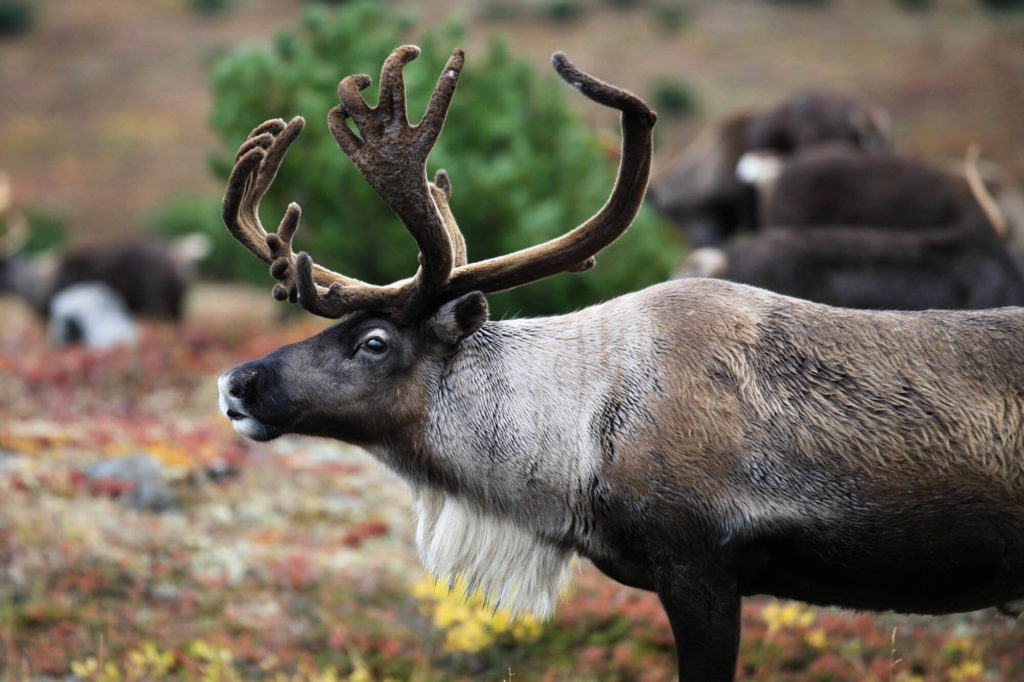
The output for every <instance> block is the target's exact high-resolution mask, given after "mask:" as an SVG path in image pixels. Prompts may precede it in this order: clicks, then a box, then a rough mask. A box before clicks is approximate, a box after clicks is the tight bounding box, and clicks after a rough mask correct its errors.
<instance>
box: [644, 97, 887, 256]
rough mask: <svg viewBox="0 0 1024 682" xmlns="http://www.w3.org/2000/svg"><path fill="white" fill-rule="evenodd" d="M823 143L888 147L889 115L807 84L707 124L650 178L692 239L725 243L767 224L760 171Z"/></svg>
mask: <svg viewBox="0 0 1024 682" xmlns="http://www.w3.org/2000/svg"><path fill="white" fill-rule="evenodd" d="M819 145H837V146H838V145H842V146H844V147H846V148H848V149H850V150H851V151H852V152H854V153H856V152H858V151H864V152H884V151H885V150H887V149H888V148H889V145H890V122H889V115H888V114H887V113H886V112H885V111H884V110H883V109H881V108H880V107H877V106H873V105H870V104H867V103H865V102H863V101H861V100H860V99H858V98H855V97H851V96H849V95H846V94H844V93H841V92H836V91H832V90H807V91H804V92H800V93H797V94H795V95H793V96H792V97H790V98H787V99H785V100H783V101H782V102H780V103H779V104H777V105H776V106H774V107H772V108H770V109H767V110H764V111H756V112H743V113H738V114H735V115H733V116H730V117H728V118H726V119H725V120H723V121H721V122H717V123H714V124H712V125H710V126H708V127H707V128H706V129H704V130H703V131H702V132H701V133H700V134H698V136H697V137H696V139H695V140H694V141H693V142H692V143H691V144H690V145H689V146H688V147H686V149H684V150H683V152H682V154H681V155H680V157H679V159H678V160H677V161H674V162H673V163H671V164H670V165H669V166H668V167H667V168H665V169H664V170H663V171H662V172H661V173H659V174H658V175H657V176H656V177H655V178H654V179H653V180H652V181H651V191H650V199H651V203H652V204H653V205H654V207H655V208H656V209H658V210H659V211H660V212H661V213H663V214H664V215H666V216H667V217H669V218H670V219H671V220H673V221H674V222H675V223H676V224H677V225H678V227H679V228H680V230H682V232H683V234H684V235H685V236H686V238H687V240H688V241H689V242H690V244H691V245H693V246H695V247H700V246H710V245H715V244H719V243H720V242H722V241H724V240H726V239H728V238H729V237H731V236H732V235H733V234H734V233H736V232H743V231H750V230H755V229H757V227H758V226H759V225H760V220H759V209H758V192H757V189H756V183H755V182H754V181H755V180H757V179H758V177H759V176H760V175H762V174H763V173H765V172H771V173H777V172H778V168H779V166H780V165H781V163H782V162H784V161H785V160H786V159H788V158H789V157H791V156H794V155H797V154H800V153H802V152H803V151H805V150H808V149H813V148H816V147H817V146H819ZM751 173H753V175H751Z"/></svg>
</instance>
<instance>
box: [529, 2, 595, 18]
mask: <svg viewBox="0 0 1024 682" xmlns="http://www.w3.org/2000/svg"><path fill="white" fill-rule="evenodd" d="M540 11H541V15H542V16H544V17H546V18H548V19H550V20H551V21H557V22H570V21H576V20H577V19H582V18H583V13H584V7H583V4H582V3H581V2H580V0H549V1H548V2H547V3H545V4H544V6H543V7H541V10H540Z"/></svg>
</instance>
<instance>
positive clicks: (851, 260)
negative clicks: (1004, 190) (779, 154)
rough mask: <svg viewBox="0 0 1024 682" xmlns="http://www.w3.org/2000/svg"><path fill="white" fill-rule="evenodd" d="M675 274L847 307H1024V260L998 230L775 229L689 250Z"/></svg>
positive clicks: (892, 308)
mask: <svg viewBox="0 0 1024 682" xmlns="http://www.w3.org/2000/svg"><path fill="white" fill-rule="evenodd" d="M674 276H675V277H718V278H721V279H727V280H730V281H733V282H740V283H743V284H750V285H753V286H757V287H763V288H765V289H770V290H771V291H774V292H777V293H780V294H786V295H788V296H795V297H798V298H803V299H807V300H811V301H817V302H818V303H827V304H829V305H835V306H842V307H846V308H864V309H876V310H877V309H889V310H927V309H930V308H945V309H980V308H994V307H999V306H1010V305H1014V306H1016V305H1024V270H1022V269H1021V264H1020V260H1019V259H1018V257H1017V256H1016V254H1014V253H1013V252H1011V251H1010V250H1008V249H1007V247H1006V245H1005V244H1003V242H1002V240H1001V239H1000V237H999V236H998V235H997V234H995V233H994V232H993V231H992V229H991V228H981V229H979V227H977V226H973V225H968V226H963V225H953V226H950V227H942V228H934V229H930V230H920V231H903V230H899V229H895V228H878V227H864V226H859V225H854V226H849V225H842V226H839V225H832V226H813V227H810V226H807V227H771V228H766V229H764V230H761V231H760V232H757V233H755V234H752V235H749V236H747V237H740V238H738V239H735V240H733V241H732V242H730V243H729V244H727V245H726V246H725V247H724V248H718V247H701V248H700V249H695V250H694V251H692V252H690V253H689V254H688V255H687V257H686V258H685V259H684V260H683V262H682V263H681V264H680V266H679V267H678V268H676V271H675V273H674Z"/></svg>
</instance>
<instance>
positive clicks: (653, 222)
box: [211, 1, 678, 317]
mask: <svg viewBox="0 0 1024 682" xmlns="http://www.w3.org/2000/svg"><path fill="white" fill-rule="evenodd" d="M414 29H415V21H414V19H413V18H412V16H411V15H408V14H404V13H400V12H398V11H396V10H393V9H391V8H388V7H386V6H382V5H380V4H378V3H374V2H358V1H357V2H352V3H350V4H347V5H345V6H343V7H341V8H339V9H329V8H327V7H325V6H322V5H318V6H312V7H310V8H308V10H307V12H306V13H305V14H304V18H303V20H302V23H301V26H300V27H299V28H298V29H297V30H294V31H288V32H284V33H281V34H280V35H279V36H278V37H277V39H276V40H275V41H274V43H273V45H272V46H271V47H269V49H257V48H242V49H237V50H235V51H233V52H230V53H229V54H227V55H225V56H224V57H223V58H221V59H220V60H219V61H218V62H217V63H216V64H215V65H214V67H213V69H212V76H211V78H212V89H213V99H214V106H213V114H212V124H213V127H214V129H215V130H216V132H217V133H218V134H219V136H220V137H221V139H222V140H223V141H224V144H225V151H223V152H221V153H220V154H219V155H217V157H216V159H215V161H214V163H213V165H214V168H215V172H216V174H217V176H218V177H220V178H224V179H226V178H227V175H228V172H229V170H230V166H231V162H232V160H233V154H234V150H235V149H236V148H237V146H238V145H239V144H240V143H241V142H242V141H243V140H244V139H245V137H246V136H247V135H248V133H249V131H250V130H251V129H252V128H253V127H255V126H256V125H257V124H259V123H260V122H261V121H263V120H264V119H267V118H273V117H282V118H285V119H287V118H290V117H291V116H294V115H296V114H301V115H303V116H305V117H306V118H307V120H308V124H307V126H306V129H305V130H304V131H303V134H302V135H301V136H300V137H299V139H298V140H297V141H296V142H295V144H294V145H293V147H292V149H291V151H290V152H289V154H288V157H287V158H286V159H285V161H284V163H283V165H282V168H281V171H280V173H279V174H278V176H277V180H276V181H275V183H274V185H273V187H272V188H271V190H270V192H269V193H268V195H267V197H266V199H265V201H264V202H263V209H264V210H263V211H262V220H263V223H264V225H266V226H267V227H268V228H270V229H274V228H276V226H277V223H278V221H279V220H280V217H281V216H282V215H283V213H284V209H285V206H286V205H287V203H288V202H289V201H297V202H298V203H299V204H301V206H302V208H303V222H302V225H301V227H300V228H299V233H298V236H297V237H296V249H297V250H298V249H302V250H307V251H309V252H310V253H311V254H313V256H314V258H316V259H317V260H318V261H319V262H321V263H323V264H324V265H325V266H327V267H329V268H331V269H334V270H337V271H339V272H343V273H345V274H347V275H351V276H354V277H358V278H360V279H364V280H366V281H370V282H377V283H386V282H390V281H394V280H396V279H401V278H403V277H408V276H410V275H411V274H412V273H413V272H415V270H416V266H417V263H416V247H415V242H414V241H413V239H412V237H411V236H410V235H409V234H408V232H406V230H405V229H404V227H403V226H402V225H401V223H400V221H399V220H398V219H397V218H396V217H395V216H394V214H392V213H391V211H390V209H388V208H387V206H386V204H385V203H384V202H383V200H382V199H380V197H378V196H377V195H376V194H375V193H374V191H373V190H372V189H371V188H370V186H369V185H368V184H367V183H366V182H365V181H364V180H363V179H362V177H361V176H360V175H359V173H358V171H357V170H356V169H355V167H354V166H353V165H352V163H351V162H350V161H349V160H348V159H347V158H345V156H344V154H342V152H341V151H340V150H339V149H338V147H337V145H336V143H335V141H334V139H333V138H332V137H331V135H330V133H329V131H328V130H327V126H326V123H325V121H326V116H327V112H328V110H329V109H330V108H331V107H333V106H334V105H335V104H336V103H337V95H336V92H337V84H338V81H339V80H340V79H341V78H342V77H344V76H346V75H349V74H353V73H368V74H372V75H373V78H374V81H375V82H374V85H373V86H371V87H370V88H369V89H368V90H367V91H366V92H368V93H373V94H369V95H367V97H368V100H369V101H370V103H371V104H373V103H375V99H376V94H375V93H376V87H377V84H376V81H377V77H378V76H377V75H378V74H379V71H380V66H381V64H382V63H383V61H384V59H385V58H386V57H387V55H388V54H389V53H390V51H391V50H392V49H393V48H394V47H396V46H398V45H400V44H403V43H407V42H415V43H417V44H418V45H420V47H421V48H422V53H421V55H420V57H419V59H417V60H416V61H414V62H413V63H412V64H410V65H409V66H408V67H407V69H406V72H405V81H406V87H407V92H408V98H409V117H410V119H411V120H412V121H414V122H415V121H417V120H419V118H420V116H421V115H422V112H423V110H424V108H425V107H426V103H427V100H428V99H429V96H430V93H431V91H432V90H433V87H434V85H435V84H436V82H437V78H438V75H439V73H440V69H441V67H442V66H443V65H444V63H445V60H446V59H447V57H448V54H449V51H450V48H451V47H453V46H457V45H459V44H461V38H462V35H461V29H460V28H459V27H458V26H454V25H448V26H445V27H442V28H438V29H433V30H430V31H423V32H421V31H416V30H414ZM583 66H584V67H585V66H586V65H583ZM570 97H579V95H578V94H573V93H572V92H571V90H570V89H569V88H568V87H566V86H565V85H564V84H563V83H562V82H561V81H560V80H559V79H558V77H557V76H556V75H555V74H554V72H553V70H552V71H551V73H545V74H542V75H538V74H537V73H536V71H535V69H534V68H533V67H532V65H531V64H530V63H529V62H527V61H525V60H523V59H520V58H517V57H515V56H513V55H512V54H511V53H510V51H509V49H508V47H507V46H506V44H505V43H504V42H502V41H499V40H496V41H494V42H491V43H490V44H489V45H488V46H487V47H486V48H485V49H483V50H481V51H479V52H473V53H470V54H468V55H467V62H466V68H465V69H464V71H463V73H462V76H461V77H460V83H459V88H458V91H457V92H456V94H455V99H454V101H453V104H452V107H451V109H450V110H449V114H448V119H447V122H446V124H445V130H444V132H443V133H442V134H441V138H440V140H439V141H438V143H437V145H436V147H435V148H434V151H433V153H432V154H431V157H430V167H429V173H430V175H431V176H432V175H433V173H434V171H435V170H437V169H438V168H446V169H448V171H449V174H450V176H451V179H452V185H453V195H452V202H451V203H452V210H453V211H454V213H455V215H456V217H457V219H458V221H459V225H460V227H461V228H462V230H463V232H464V234H465V236H466V241H467V244H468V248H469V257H470V260H481V259H483V258H488V257H491V256H495V255H499V254H503V253H508V252H511V251H514V250H516V249H520V248H523V247H526V246H530V245H532V244H535V243H539V242H542V241H545V240H547V239H550V238H552V237H555V236H557V235H559V234H561V233H563V232H565V231H567V230H568V229H569V228H571V227H573V226H575V225H577V224H579V223H580V222H582V221H583V220H585V219H586V218H588V217H589V216H590V215H591V214H593V213H594V212H596V211H597V209H598V208H600V206H601V205H602V204H603V203H604V201H605V200H606V199H607V197H608V193H609V191H610V189H611V185H612V182H613V179H614V172H615V170H614V169H615V165H616V163H617V161H616V159H613V158H610V156H611V155H610V154H608V153H607V146H608V145H607V144H606V145H604V146H602V144H601V143H600V139H599V135H598V133H597V132H595V131H594V130H593V129H592V128H591V126H589V125H587V124H585V123H584V122H583V121H582V119H581V118H580V116H579V115H577V113H576V108H574V107H572V106H571V105H570V104H569V98H570ZM593 106H596V105H593ZM612 134H614V135H616V136H617V135H618V131H617V130H615V131H611V130H609V131H608V135H609V136H611V135H612ZM228 150H230V151H228ZM220 231H222V232H223V231H224V228H223V227H221V228H220ZM672 239H673V236H672V233H671V230H670V229H669V228H668V227H667V226H666V225H665V224H664V223H662V222H660V220H659V219H657V218H655V217H654V216H653V214H652V213H651V212H649V211H648V210H647V209H646V208H645V209H644V210H643V211H642V212H641V215H640V216H639V217H638V219H637V220H636V223H635V224H634V226H633V227H632V228H631V229H630V230H629V231H628V232H627V233H626V235H625V236H624V237H623V238H622V239H620V240H619V241H618V242H617V243H616V244H614V245H612V247H610V248H609V249H607V250H605V252H603V253H602V254H601V255H599V256H598V265H597V267H595V268H594V269H592V270H591V271H589V272H587V273H585V274H582V275H561V276H557V277H554V278H551V279H548V280H546V281H544V282H541V283H538V284H535V285H532V286H530V287H527V288H525V289H520V290H516V291H513V292H508V293H505V294H499V295H497V296H494V297H492V307H493V308H494V311H493V314H494V316H499V317H500V316H503V315H506V314H520V313H522V314H538V313H555V312H561V311H565V310H570V309H574V308H578V307H581V306H583V305H586V304H589V303H593V302H596V301H599V300H602V299H607V298H610V297H612V296H615V295H617V294H619V293H622V292H625V291H629V290H634V289H638V288H640V287H642V286H645V285H647V284H650V283H653V282H655V281H658V280H660V279H663V278H664V277H666V276H667V274H668V272H669V270H670V268H671V265H672V263H673V261H674V259H675V257H676V256H677V254H678V250H677V248H676V246H675V245H674V244H672V243H669V242H671V240H672ZM220 243H222V240H221V239H218V244H220ZM214 258H217V259H221V258H230V259H238V258H248V259H252V256H251V255H249V254H248V253H245V252H244V250H243V249H242V248H241V247H240V246H235V247H234V250H233V251H232V255H231V256H230V257H229V256H227V255H226V254H223V253H220V252H215V254H214ZM230 269H231V270H232V271H241V269H240V268H235V267H234V266H230ZM261 277H262V278H263V281H264V282H265V281H266V277H267V275H266V274H265V269H261Z"/></svg>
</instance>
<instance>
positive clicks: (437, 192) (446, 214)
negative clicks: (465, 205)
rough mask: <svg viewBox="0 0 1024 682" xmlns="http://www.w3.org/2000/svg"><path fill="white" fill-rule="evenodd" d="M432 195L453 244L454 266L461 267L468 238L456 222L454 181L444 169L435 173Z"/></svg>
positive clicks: (465, 257)
mask: <svg viewBox="0 0 1024 682" xmlns="http://www.w3.org/2000/svg"><path fill="white" fill-rule="evenodd" d="M430 193H431V194H432V195H433V196H434V202H435V203H436V204H437V209H438V210H439V211H440V212H441V216H442V217H443V218H444V224H445V226H446V227H447V228H448V239H449V241H450V242H451V244H452V264H453V265H454V266H455V267H460V266H463V265H465V264H466V260H467V254H466V238H465V237H463V236H462V230H460V229H459V224H458V223H457V222H455V215H454V214H453V213H452V209H451V206H450V203H449V202H450V201H451V198H452V181H451V179H450V178H449V177H448V172H447V171H446V170H444V169H443V168H442V169H440V170H438V171H437V172H436V173H434V182H432V183H430Z"/></svg>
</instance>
